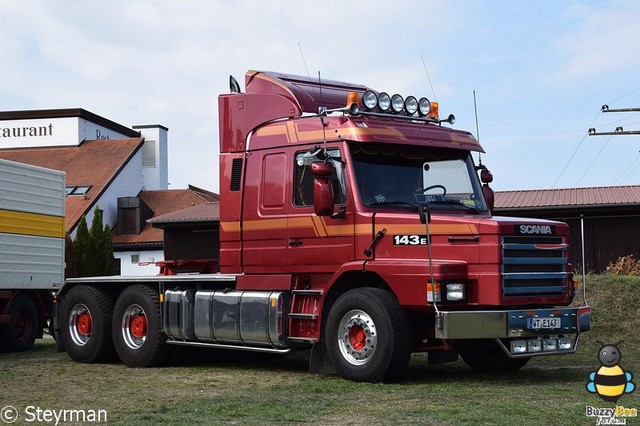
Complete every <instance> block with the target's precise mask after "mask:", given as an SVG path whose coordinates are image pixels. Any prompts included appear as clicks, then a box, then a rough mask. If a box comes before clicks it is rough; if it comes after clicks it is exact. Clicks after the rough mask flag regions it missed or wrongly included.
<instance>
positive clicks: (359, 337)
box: [349, 325, 367, 351]
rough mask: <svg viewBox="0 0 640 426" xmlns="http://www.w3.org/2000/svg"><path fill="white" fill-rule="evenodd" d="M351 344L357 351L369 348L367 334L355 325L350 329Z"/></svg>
mask: <svg viewBox="0 0 640 426" xmlns="http://www.w3.org/2000/svg"><path fill="white" fill-rule="evenodd" d="M349 344H350V345H351V347H352V348H353V349H355V350H356V351H361V350H362V349H364V347H365V346H367V333H366V332H365V330H364V328H362V327H361V326H359V325H354V326H353V327H351V328H350V329H349Z"/></svg>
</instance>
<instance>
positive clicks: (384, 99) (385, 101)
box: [378, 92, 391, 111]
mask: <svg viewBox="0 0 640 426" xmlns="http://www.w3.org/2000/svg"><path fill="white" fill-rule="evenodd" d="M378 107H379V108H380V110H381V111H389V108H390V107H391V97H390V96H389V94H388V93H387V92H382V93H380V94H379V95H378Z"/></svg>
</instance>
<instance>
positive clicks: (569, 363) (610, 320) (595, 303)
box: [0, 276, 640, 425]
mask: <svg viewBox="0 0 640 426" xmlns="http://www.w3.org/2000/svg"><path fill="white" fill-rule="evenodd" d="M587 297H588V299H589V302H590V304H591V306H592V308H593V328H594V329H593V330H592V331H591V332H589V333H587V334H586V335H585V336H583V338H582V340H581V344H582V346H581V348H580V350H579V351H578V353H576V354H573V355H564V356H555V357H544V358H536V359H533V360H532V361H531V362H529V364H527V366H525V367H524V368H523V369H522V370H520V371H519V372H517V373H515V374H499V375H496V374H479V373H475V372H473V371H471V370H470V369H469V368H468V367H467V366H466V365H465V364H464V363H463V362H461V361H458V362H455V363H450V364H441V365H435V366H430V365H427V358H426V355H424V354H415V355H414V356H413V357H412V359H411V362H410V364H409V367H408V369H407V371H406V374H405V376H404V379H403V380H402V381H400V382H398V383H393V384H366V383H353V382H349V381H346V380H343V379H341V378H339V377H337V376H331V375H312V374H309V373H307V367H308V365H307V363H308V356H309V354H308V352H297V353H292V354H288V355H284V356H274V355H263V354H252V353H242V352H232V351H220V350H195V349H188V348H179V349H178V350H177V352H176V354H175V356H174V360H173V362H172V365H171V366H169V367H164V368H154V369H131V368H127V367H125V366H123V365H121V364H118V363H114V364H94V365H86V364H77V363H75V362H72V361H71V360H70V359H69V358H68V356H67V355H66V354H64V353H56V352H55V347H54V344H53V341H52V340H50V339H45V340H43V341H40V342H38V343H37V345H36V347H35V348H34V350H32V351H29V352H26V353H18V354H0V408H1V407H5V406H8V405H10V406H14V407H16V409H17V410H18V412H19V413H20V418H19V419H18V421H17V422H16V423H14V424H40V423H37V422H27V421H26V420H27V418H26V413H25V410H27V407H40V409H42V410H56V411H58V412H60V411H61V410H86V411H88V410H106V412H107V416H108V423H109V424H127V425H129V424H132V425H133V424H135V425H145V424H146V425H152V424H153V425H155V424H262V425H264V424H282V423H284V424H295V423H309V424H323V425H324V424H336V425H377V424H401V425H404V424H451V425H460V424H462V425H464V424H468V425H478V424H513V425H521V424H527V425H528V424H532V425H538V424H557V425H565V424H585V425H588V424H596V419H595V418H588V417H586V416H585V407H586V406H587V405H590V406H594V407H613V406H614V405H613V404H611V403H606V402H605V401H602V400H601V399H600V398H598V397H597V396H596V395H593V394H589V393H588V392H587V391H586V389H585V385H586V383H587V381H588V374H589V372H591V371H595V370H597V369H598V368H599V366H600V365H599V362H598V360H597V354H598V349H599V347H600V345H599V344H598V343H597V342H596V341H597V340H600V341H603V342H605V343H617V342H619V341H620V340H624V342H623V343H621V344H620V345H619V348H620V349H621V352H622V359H621V361H620V365H621V366H622V367H623V368H624V369H625V370H626V371H630V372H632V373H634V375H635V376H636V377H635V379H634V381H635V382H636V385H640V379H639V378H640V343H639V341H638V338H637V336H638V331H639V329H640V327H639V325H640V320H639V319H638V318H637V314H638V306H640V279H638V278H633V279H632V278H627V277H611V276H592V277H590V278H589V284H588V293H587ZM638 395H639V393H638V391H637V390H636V392H635V393H634V394H632V395H624V396H623V397H622V398H621V399H620V401H619V404H620V405H624V406H625V407H630V408H640V398H638ZM33 410H34V409H31V412H33ZM636 422H637V423H638V424H640V418H635V419H628V421H627V424H634V423H636ZM1 424H2V423H1V422H0V425H1ZM48 424H55V419H54V420H53V421H51V422H49V423H48ZM59 424H62V422H60V423H59Z"/></svg>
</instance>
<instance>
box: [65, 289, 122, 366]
mask: <svg viewBox="0 0 640 426" xmlns="http://www.w3.org/2000/svg"><path fill="white" fill-rule="evenodd" d="M112 314H113V299H112V298H111V296H110V295H109V293H107V292H106V291H105V290H103V289H101V288H97V287H92V286H87V285H79V286H77V287H74V288H72V289H71V290H69V293H68V294H67V295H66V296H65V298H64V300H63V302H62V314H61V318H60V320H61V329H60V335H61V337H62V343H63V344H64V347H65V349H66V350H67V353H68V354H69V356H70V357H71V359H73V360H74V361H77V362H83V363H94V362H103V361H108V360H111V359H113V356H114V349H113V341H112V338H111V316H112Z"/></svg>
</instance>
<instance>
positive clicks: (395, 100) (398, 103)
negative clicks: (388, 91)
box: [391, 93, 404, 113]
mask: <svg viewBox="0 0 640 426" xmlns="http://www.w3.org/2000/svg"><path fill="white" fill-rule="evenodd" d="M391 109H392V110H393V112H395V113H400V112H402V110H403V109H404V99H403V98H402V96H400V95H398V94H397V93H396V94H395V95H393V96H392V97H391Z"/></svg>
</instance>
